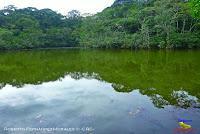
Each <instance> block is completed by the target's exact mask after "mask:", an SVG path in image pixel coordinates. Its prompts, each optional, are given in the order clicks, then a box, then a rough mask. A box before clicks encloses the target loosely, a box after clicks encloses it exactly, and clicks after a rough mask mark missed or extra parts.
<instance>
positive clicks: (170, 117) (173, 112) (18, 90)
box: [0, 49, 200, 134]
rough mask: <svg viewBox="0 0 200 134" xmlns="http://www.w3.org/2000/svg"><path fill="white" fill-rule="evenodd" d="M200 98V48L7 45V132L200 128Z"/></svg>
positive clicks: (3, 72) (111, 133)
mask: <svg viewBox="0 0 200 134" xmlns="http://www.w3.org/2000/svg"><path fill="white" fill-rule="evenodd" d="M199 99H200V51H192V50H188V51H186V50H181V51H153V50H152V51H147V50H146V51H145V50H140V51H130V50H93V49H91V50H90V49H57V50H34V51H33V50H32V51H7V52H0V134H36V133H37V134H43V133H45V134H47V133H48V134H68V133H70V134H71V133H72V134H73V133H74V134H77V133H78V134H79V133H80V134H82V133H84V134H180V133H184V134H185V133H187V134H189V133H194V134H199V133H200V127H199V125H198V124H200V101H199ZM180 120H185V121H186V124H188V125H191V127H192V129H191V131H189V132H188V131H185V130H183V129H180V126H179V121H180Z"/></svg>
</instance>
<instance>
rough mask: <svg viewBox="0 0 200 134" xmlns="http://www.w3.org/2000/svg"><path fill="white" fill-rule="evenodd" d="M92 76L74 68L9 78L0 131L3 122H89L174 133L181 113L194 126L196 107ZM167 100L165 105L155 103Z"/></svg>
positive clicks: (104, 129) (106, 129) (0, 96)
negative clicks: (58, 74) (36, 79)
mask: <svg viewBox="0 0 200 134" xmlns="http://www.w3.org/2000/svg"><path fill="white" fill-rule="evenodd" d="M85 77H86V78H85ZM95 77H97V78H98V77H99V76H98V75H97V74H93V75H91V76H90V75H89V74H82V75H81V76H80V73H74V74H70V75H66V76H65V77H63V78H60V79H58V80H56V81H51V82H43V83H42V84H37V85H32V84H24V85H23V86H22V87H15V86H12V85H9V84H7V85H6V86H4V87H3V88H2V90H0V100H1V101H0V117H1V120H0V133H1V134H7V131H3V128H4V127H8V128H9V127H59V128H60V127H67V128H69V127H72V128H83V127H91V128H93V129H94V131H92V133H108V134H110V133H123V134H130V133H139V134H146V133H148V134H155V133H158V134H160V133H172V132H173V131H174V129H176V127H178V119H179V118H184V119H190V120H192V122H191V124H190V125H192V127H193V128H195V129H197V128H198V124H199V122H200V118H199V117H200V111H199V110H200V109H196V108H192V107H190V108H187V109H182V108H180V107H174V106H171V105H169V103H168V102H167V101H166V100H164V98H163V97H162V96H160V95H158V94H151V95H150V94H147V95H148V96H147V95H142V94H141V93H140V91H142V90H138V89H135V90H133V91H132V92H129V93H121V92H116V91H115V90H114V88H113V84H112V83H108V82H106V81H103V80H98V79H95ZM74 78H75V79H74ZM119 88H123V86H122V85H120V86H119ZM149 90H150V91H156V89H149ZM182 94H184V95H182ZM173 95H174V98H177V99H178V98H181V96H184V97H183V98H185V97H186V98H187V97H188V95H187V93H186V92H179V91H177V92H176V91H175V92H173ZM190 97H192V96H190ZM152 102H153V103H152ZM165 104H166V106H165V108H164V109H159V108H160V106H163V105H165ZM155 106H156V107H155ZM197 132H199V130H198V129H197ZM10 133H11V132H10ZM27 133H28V134H29V132H16V134H27ZM48 133H52V134H53V133H56V134H66V132H48ZM74 133H83V132H81V131H79V132H74ZM30 134H31V132H30Z"/></svg>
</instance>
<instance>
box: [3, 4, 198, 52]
mask: <svg viewBox="0 0 200 134" xmlns="http://www.w3.org/2000/svg"><path fill="white" fill-rule="evenodd" d="M55 47H84V48H124V49H137V48H142V49H150V48H158V49H173V48H185V49H192V48H200V0H189V1H187V0H147V1H146V0H145V1H129V2H123V0H121V1H120V0H116V1H115V2H114V4H113V5H112V6H111V7H108V8H106V9H104V10H103V11H102V12H100V13H97V14H95V15H89V16H87V17H82V16H81V14H80V12H79V11H77V10H72V11H70V12H69V13H68V14H66V15H62V14H59V13H57V12H55V11H53V10H51V9H40V10H39V9H37V8H34V7H27V8H23V9H18V8H16V7H15V6H14V5H9V6H7V7H5V8H4V9H1V10H0V50H11V49H33V48H55Z"/></svg>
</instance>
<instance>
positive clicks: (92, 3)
mask: <svg viewBox="0 0 200 134" xmlns="http://www.w3.org/2000/svg"><path fill="white" fill-rule="evenodd" d="M113 2H114V0H0V9H2V8H3V7H5V6H8V5H15V6H16V7H17V8H25V7H36V8H38V9H42V8H50V9H52V10H54V11H57V12H59V13H62V14H63V15H66V14H67V12H69V11H71V10H74V9H75V10H79V11H80V12H81V13H82V14H83V13H91V14H95V13H97V12H101V11H102V10H103V9H105V8H106V7H109V6H111V5H112V4H113Z"/></svg>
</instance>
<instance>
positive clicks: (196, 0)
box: [190, 0, 200, 19]
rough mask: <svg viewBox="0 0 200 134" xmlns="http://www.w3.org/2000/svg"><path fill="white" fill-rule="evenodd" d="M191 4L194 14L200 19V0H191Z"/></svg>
mask: <svg viewBox="0 0 200 134" xmlns="http://www.w3.org/2000/svg"><path fill="white" fill-rule="evenodd" d="M190 6H191V12H192V14H193V16H194V17H196V18H199V19H200V0H190Z"/></svg>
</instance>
